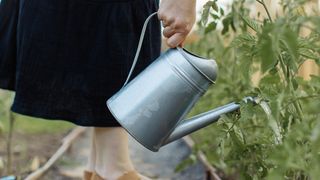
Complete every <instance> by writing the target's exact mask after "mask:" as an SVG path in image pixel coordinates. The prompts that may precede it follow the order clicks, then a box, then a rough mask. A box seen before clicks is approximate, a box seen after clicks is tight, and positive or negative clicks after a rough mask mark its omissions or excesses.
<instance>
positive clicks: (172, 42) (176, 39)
mask: <svg viewBox="0 0 320 180" xmlns="http://www.w3.org/2000/svg"><path fill="white" fill-rule="evenodd" d="M185 38H186V35H185V34H183V33H175V34H174V35H172V36H171V37H170V38H168V39H167V45H168V46H169V47H171V48H175V47H177V46H179V45H181V44H182V43H183V41H184V39H185Z"/></svg>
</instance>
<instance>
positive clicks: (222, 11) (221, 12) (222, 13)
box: [220, 8, 224, 16]
mask: <svg viewBox="0 0 320 180" xmlns="http://www.w3.org/2000/svg"><path fill="white" fill-rule="evenodd" d="M220 14H221V16H224V10H223V9H222V8H220Z"/></svg>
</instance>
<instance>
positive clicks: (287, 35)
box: [281, 27, 298, 63]
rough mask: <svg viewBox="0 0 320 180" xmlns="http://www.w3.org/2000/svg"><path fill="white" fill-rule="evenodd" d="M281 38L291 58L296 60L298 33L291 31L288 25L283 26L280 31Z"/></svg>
mask: <svg viewBox="0 0 320 180" xmlns="http://www.w3.org/2000/svg"><path fill="white" fill-rule="evenodd" d="M281 39H282V40H283V42H284V44H285V46H286V47H287V48H288V51H289V54H290V55H291V57H292V59H293V60H294V61H296V59H298V34H297V33H295V32H294V31H292V30H291V29H290V28H289V27H285V28H284V30H283V32H282V35H281ZM292 63H294V62H292Z"/></svg>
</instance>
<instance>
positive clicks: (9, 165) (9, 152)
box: [7, 111, 15, 174]
mask: <svg viewBox="0 0 320 180" xmlns="http://www.w3.org/2000/svg"><path fill="white" fill-rule="evenodd" d="M14 122H15V118H14V116H13V113H12V112H11V111H10V112H9V133H8V138H7V174H12V135H13V128H14Z"/></svg>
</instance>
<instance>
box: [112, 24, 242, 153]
mask: <svg viewBox="0 0 320 180" xmlns="http://www.w3.org/2000/svg"><path fill="white" fill-rule="evenodd" d="M146 22H147V21H146ZM145 25H146V24H145ZM142 34H143V33H142ZM139 45H140V46H139ZM139 45H138V50H137V56H138V54H139V51H140V48H141V41H140V43H139ZM137 56H136V58H135V61H134V65H135V63H136V59H137ZM134 65H133V66H132V69H131V70H133V68H134ZM131 73H132V71H131ZM131 73H130V74H131ZM129 77H130V75H129ZM129 77H128V79H129ZM216 78H217V64H216V62H215V61H214V60H212V59H205V58H202V57H199V56H196V55H194V54H191V53H190V52H188V51H186V50H185V49H182V48H175V49H169V50H168V51H166V52H165V53H163V54H162V55H161V56H160V57H158V58H157V59H156V60H155V61H154V62H153V63H152V64H151V65H149V66H148V67H147V68H146V69H145V70H144V71H143V72H141V73H140V74H139V75H138V76H137V77H135V78H134V79H133V80H132V81H131V82H129V83H128V84H127V83H125V85H124V87H123V88H122V89H121V90H120V91H118V92H117V93H116V94H115V95H113V96H112V97H111V98H110V99H109V100H108V101H107V106H108V108H109V110H110V112H111V113H112V114H113V116H114V117H115V118H116V119H117V121H118V122H119V123H120V124H121V125H122V127H123V128H125V129H126V130H127V131H128V132H129V134H131V135H132V136H133V137H134V138H135V139H136V140H137V141H138V142H139V143H141V144H142V145H144V146H145V147H146V148H148V149H149V150H151V151H158V150H159V148H160V147H161V146H163V145H166V144H168V143H170V142H172V141H174V140H177V139H179V138H181V137H183V136H185V135H187V134H189V133H192V132H194V131H196V130H198V129H200V128H203V127H205V126H207V125H209V124H211V123H213V122H215V121H217V120H218V119H219V118H220V116H221V115H222V114H225V113H228V112H232V111H235V110H237V109H239V104H237V103H230V104H227V105H225V106H222V107H219V108H216V109H214V110H211V111H209V112H205V113H202V114H200V115H197V116H195V117H192V118H190V119H187V120H184V118H185V116H186V115H187V113H188V112H189V111H190V109H191V108H192V107H193V105H194V104H195V103H196V102H197V101H198V99H199V98H200V97H201V96H202V95H203V94H204V93H205V92H206V91H207V89H208V87H209V86H210V85H212V84H214V81H215V80H216ZM128 79H127V82H128Z"/></svg>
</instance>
